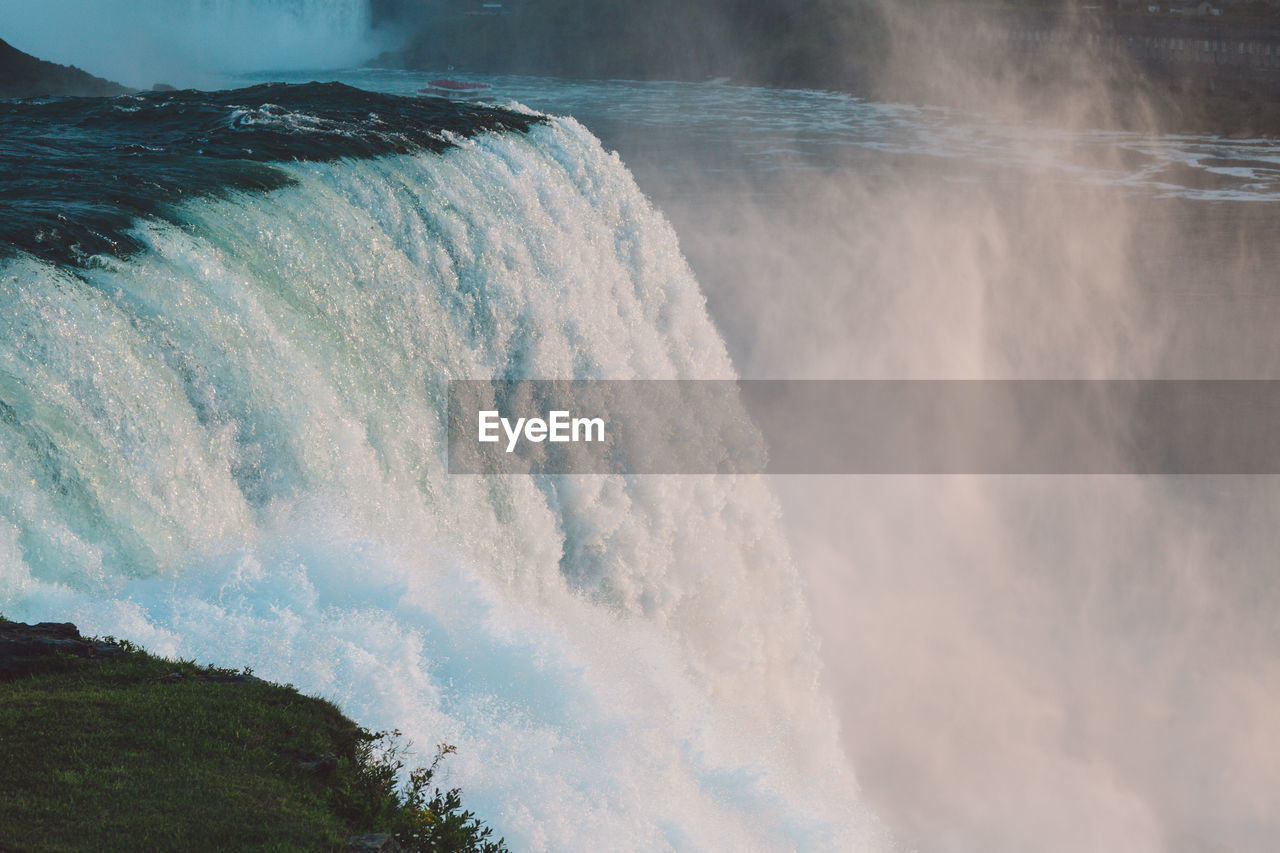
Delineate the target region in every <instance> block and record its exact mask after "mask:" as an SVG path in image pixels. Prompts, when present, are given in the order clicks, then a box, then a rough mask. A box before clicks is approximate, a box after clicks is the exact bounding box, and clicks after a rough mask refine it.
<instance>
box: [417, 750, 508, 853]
mask: <svg viewBox="0 0 1280 853" xmlns="http://www.w3.org/2000/svg"><path fill="white" fill-rule="evenodd" d="M457 751H458V749H457V747H455V746H452V745H450V744H447V743H441V744H437V745H436V756H435V758H434V759H432V761H431V765H430V766H429V767H419V768H418V769H417V770H414V771H413V772H412V773H410V774H409V786H408V788H407V789H406V791H405V801H404V807H403V808H404V815H405V819H406V820H407V821H408V824H409V825H408V827H407V828H405V829H404V830H402V831H401V832H398V833H396V840H397V841H399V842H400V844H401V846H403V847H404V848H405V849H406V850H408V851H414V853H428V851H430V853H507V846H506V843H505V840H504V839H502V838H499V839H498V840H497V841H494V840H492V839H493V829H491V828H490V827H487V826H485V825H484V824H482V823H481V822H480V821H479V820H477V819H476V816H475V815H474V814H473V813H472V812H469V811H465V810H463V808H462V792H461V790H460V789H458V788H452V789H450V790H448V791H445V792H443V793H442V792H441V791H440V789H439V788H435V787H433V786H432V784H431V783H432V780H433V779H434V778H435V774H436V770H437V769H438V768H439V767H440V762H441V761H443V760H444V757H445V756H446V755H452V754H454V753H456V752H457ZM428 792H429V793H428Z"/></svg>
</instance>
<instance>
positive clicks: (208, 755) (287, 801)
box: [0, 649, 504, 853]
mask: <svg viewBox="0 0 1280 853" xmlns="http://www.w3.org/2000/svg"><path fill="white" fill-rule="evenodd" d="M171 673H180V674H181V676H182V677H181V678H179V679H173V678H172V677H171V676H170V674H171ZM205 674H221V675H227V674H229V673H228V672H227V671H225V670H214V669H209V668H204V667H199V666H196V665H195V664H193V663H190V662H178V663H175V662H173V661H167V660H163V659H160V658H156V657H153V656H151V655H148V654H146V653H145V652H142V651H139V650H136V649H129V650H128V651H127V652H126V654H124V655H123V656H121V657H120V658H119V659H115V660H111V661H107V662H96V661H90V660H84V659H81V658H70V657H56V658H48V659H47V664H42V666H41V668H40V670H39V671H38V672H36V673H34V674H31V675H27V676H23V677H20V678H18V679H15V680H10V681H0V850H3V851H5V853H13V851H40V853H56V851H90V850H92V851H107V850H148V851H164V850H173V851H204V850H209V851H225V850H269V851H294V850H298V851H324V850H340V849H341V848H342V843H343V842H344V840H345V839H346V838H347V837H348V836H350V835H352V834H356V833H362V832H374V831H380V832H391V833H400V836H399V837H401V840H402V842H408V844H407V846H408V847H409V849H421V850H444V849H456V850H471V849H475V850H487V851H501V850H503V849H504V848H503V847H502V844H501V842H496V843H494V842H489V841H487V840H486V839H487V837H488V836H487V830H484V829H483V827H481V826H480V825H479V823H478V822H476V821H475V820H474V819H473V818H472V816H471V815H470V814H469V813H466V812H462V811H461V809H460V801H459V799H458V797H457V792H456V791H455V792H449V793H448V794H447V795H446V794H441V793H440V792H439V791H436V792H435V796H434V797H430V796H428V793H427V792H428V790H429V789H428V788H427V785H429V783H430V779H431V773H432V771H434V769H435V764H433V765H432V766H431V768H429V769H428V770H425V771H418V772H417V773H415V774H414V779H415V785H416V787H415V785H411V786H410V787H409V788H408V789H407V790H405V789H402V788H400V787H399V786H398V785H397V773H398V771H399V770H401V769H402V766H403V765H402V764H401V762H400V759H399V758H398V757H397V751H396V750H395V748H394V745H393V746H392V748H391V749H390V750H389V751H379V741H380V739H382V740H381V743H382V744H386V743H387V741H386V739H385V738H384V737H383V736H382V735H375V734H371V733H370V732H368V731H366V730H364V729H362V728H361V727H359V726H358V725H356V724H355V723H354V722H352V721H351V720H349V719H347V718H346V717H344V716H343V715H342V714H341V713H340V712H339V710H338V709H337V708H336V707H335V706H334V705H333V704H331V703H329V702H326V701H324V700H321V699H315V698H311V697H307V696H303V695H301V694H300V693H298V691H297V690H295V689H294V688H293V687H282V686H279V685H275V684H268V683H265V682H248V683H243V682H240V683H218V682H214V681H209V680H205V679H203V678H202V677H201V676H202V675H205ZM442 749H443V748H442ZM449 749H451V748H449ZM325 753H329V754H331V755H332V756H336V757H337V762H336V766H335V765H334V763H333V762H332V761H331V762H329V764H328V765H327V766H323V767H321V768H318V769H317V768H316V767H314V766H313V767H307V766H306V762H315V761H316V760H317V759H319V758H320V757H321V756H323V755H324V754H325ZM444 754H445V753H444V751H441V752H440V753H439V754H438V755H437V763H438V761H439V760H440V758H441V757H443V755H444ZM434 830H441V831H443V830H448V833H447V838H449V839H452V840H453V842H452V844H451V845H446V844H442V843H440V842H439V839H438V838H435V836H433V831H434ZM436 835H439V836H441V837H445V835H446V834H445V833H442V832H436ZM415 836H416V837H415ZM433 839H434V840H433ZM486 845H487V846H486Z"/></svg>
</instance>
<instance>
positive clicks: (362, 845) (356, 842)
mask: <svg viewBox="0 0 1280 853" xmlns="http://www.w3.org/2000/svg"><path fill="white" fill-rule="evenodd" d="M346 849H347V850H359V851H366V850H368V851H375V850H376V851H378V853H398V851H399V850H400V842H398V841H396V839H395V836H393V835H384V834H382V833H373V834H370V835H353V836H351V837H350V838H348V839H347V846H346Z"/></svg>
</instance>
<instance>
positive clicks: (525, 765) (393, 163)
mask: <svg viewBox="0 0 1280 853" xmlns="http://www.w3.org/2000/svg"><path fill="white" fill-rule="evenodd" d="M449 142H450V144H451V145H452V146H453V147H451V148H448V149H447V150H445V151H443V152H439V153H437V152H433V151H426V150H423V151H418V152H415V153H407V154H393V155H386V156H379V157H371V158H362V159H356V158H344V159H336V160H330V161H326V162H293V163H287V164H278V165H275V166H273V168H276V169H279V170H281V171H282V172H283V173H284V174H285V176H286V177H287V178H288V182H287V185H285V186H283V187H281V188H278V189H274V190H271V191H269V192H263V191H251V190H242V189H232V190H228V191H226V192H222V193H217V194H213V195H210V196H207V197H201V198H197V199H190V200H185V201H182V202H180V203H178V204H176V205H175V207H174V208H173V209H172V210H170V211H168V213H167V215H166V216H165V217H163V218H161V217H158V216H150V217H143V218H139V219H137V220H136V222H135V224H134V226H133V227H132V229H131V230H130V232H129V234H130V237H131V238H132V239H133V240H134V241H136V243H137V244H138V245H139V246H140V247H141V249H140V251H137V252H135V253H133V254H131V255H129V256H128V257H123V258H116V257H111V256H109V255H100V256H96V257H94V258H93V259H92V260H91V261H90V262H88V263H85V264H83V265H80V266H76V265H72V264H63V263H57V262H56V261H52V260H49V259H40V258H37V257H35V256H33V255H31V254H28V253H25V252H17V253H15V254H12V255H11V256H10V257H9V258H7V259H5V260H0V330H2V332H3V335H2V338H0V340H2V343H0V612H2V613H3V614H4V615H5V616H7V617H9V618H11V619H23V620H37V619H55V620H58V621H75V622H76V623H77V624H78V625H79V626H80V627H81V628H82V630H84V631H85V632H86V633H96V634H110V635H114V636H117V637H124V638H128V639H130V640H133V641H135V642H137V643H139V644H141V645H142V646H144V647H146V648H147V649H149V650H152V651H154V652H157V653H161V654H164V655H170V656H180V657H184V658H194V659H196V660H198V661H200V662H204V663H212V664H218V665H224V666H232V667H242V666H248V667H251V668H252V669H253V670H254V671H255V672H256V673H257V674H258V675H260V676H263V677H265V678H268V679H271V680H276V681H281V682H289V683H292V684H294V685H296V686H297V687H299V688H300V689H301V690H303V691H304V692H307V693H312V694H318V695H322V696H324V697H326V698H330V699H332V700H334V701H336V702H337V703H338V704H339V706H340V707H341V708H342V709H343V710H344V711H345V712H347V713H348V714H349V715H351V716H352V717H354V718H355V719H357V720H358V721H360V722H361V723H362V724H364V725H366V726H370V727H373V728H398V729H400V730H401V731H403V732H404V733H405V735H406V736H407V737H408V738H409V739H411V740H412V741H413V742H414V743H415V744H416V745H417V748H418V758H419V759H420V760H421V761H422V762H423V763H425V762H426V761H427V760H429V758H430V755H431V753H432V752H433V751H434V745H435V744H436V743H438V742H447V743H450V744H454V745H456V746H457V747H458V754H457V755H456V756H452V757H451V758H450V759H449V761H448V762H447V765H446V772H445V779H444V781H445V783H446V784H448V785H450V786H452V785H459V786H461V787H462V788H463V791H464V797H465V802H466V804H467V807H468V808H471V809H473V810H474V811H475V812H476V813H477V814H478V816H479V817H481V818H482V819H483V820H485V821H486V822H488V823H490V824H491V825H493V826H494V827H495V829H496V831H497V833H498V834H501V835H503V836H505V837H506V839H507V841H508V843H509V844H510V846H511V847H512V849H513V850H566V851H567V850H585V849H618V850H623V849H627V850H660V849H674V850H681V851H684V850H792V849H799V850H842V851H843V850H857V849H873V848H878V847H881V846H884V841H883V838H882V833H881V830H880V829H879V827H878V824H877V823H876V821H875V820H874V818H873V817H872V816H871V815H870V814H869V812H868V811H867V809H866V807H865V806H864V805H863V804H862V803H861V801H860V800H859V797H858V794H857V789H856V784H855V780H854V777H853V773H852V771H851V770H850V768H849V766H848V763H847V761H846V759H845V757H844V755H843V753H842V752H841V750H840V748H839V745H838V740H837V731H836V726H835V723H834V717H833V714H832V710H831V707H830V702H829V700H828V698H827V697H826V695H825V694H824V692H823V690H822V687H821V685H820V683H819V664H818V655H817V649H816V642H815V639H814V636H813V633H812V631H811V628H810V623H809V618H808V615H807V611H806V607H805V603H804V601H803V595H802V590H801V587H800V582H799V580H798V577H797V573H796V571H795V569H794V567H793V565H792V563H791V560H790V557H789V555H788V550H787V546H786V543H785V542H784V539H783V537H782V535H781V534H780V528H779V523H778V509H777V505H776V503H775V500H774V499H773V497H772V496H771V495H770V494H769V493H768V491H767V489H766V488H765V486H764V484H763V483H762V481H761V480H759V479H758V478H754V477H736V478H729V477H725V478H715V477H657V476H636V477H625V476H591V477H537V478H535V477H466V476H450V475H449V474H448V473H447V472H446V459H445V456H444V452H445V443H446V442H445V424H444V414H445V388H446V382H447V380H449V379H451V378H471V379H479V378H490V377H498V378H505V379H510V378H526V377H527V378H609V379H625V378H646V379H654V378H677V377H679V378H698V379H723V378H732V376H733V370H732V367H731V364H730V361H729V358H728V356H727V355H726V351H725V346H724V344H723V342H722V340H721V338H720V337H719V335H718V334H717V332H716V330H715V328H714V327H713V325H712V323H711V321H710V320H709V318H708V315H707V312H706V308H705V304H704V299H703V296H702V294H701V292H700V290H699V287H698V284H697V282H696V281H695V280H694V278H693V275H692V273H691V272H690V270H689V268H688V266H687V264H686V262H685V260H684V259H683V257H682V256H681V254H680V250H679V247H678V244H677V241H676V237H675V234H674V233H673V231H672V229H671V228H670V226H669V225H668V224H667V223H666V221H665V220H664V219H663V217H662V216H661V214H660V213H659V212H657V211H656V210H655V209H654V208H653V207H652V205H651V204H650V203H649V202H648V201H647V200H646V198H645V197H644V196H643V194H642V193H641V192H640V191H639V189H638V188H637V187H636V185H635V183H634V181H633V180H632V179H631V176H630V174H629V173H628V172H627V170H626V168H625V167H624V166H623V164H622V163H621V162H620V161H619V159H618V157H617V155H616V154H610V153H608V152H606V151H605V150H604V149H603V148H602V147H601V146H600V144H599V142H598V141H597V140H596V139H594V137H592V136H591V135H590V134H589V133H588V132H587V131H586V130H585V129H584V128H583V127H581V126H580V125H579V124H577V123H576V122H575V121H573V120H572V119H567V118H557V119H549V120H547V121H546V122H545V123H542V124H538V125H535V126H534V127H532V128H531V129H530V130H529V131H528V132H527V133H521V132H515V131H507V132H499V131H488V132H484V133H480V134H478V135H476V136H474V137H471V138H462V137H453V136H451V137H450V138H449Z"/></svg>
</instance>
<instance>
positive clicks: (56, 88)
mask: <svg viewBox="0 0 1280 853" xmlns="http://www.w3.org/2000/svg"><path fill="white" fill-rule="evenodd" d="M132 91H133V90H132V89H126V88H125V87H124V86H121V85H120V84H119V83H112V82H111V81H110V80H103V79H102V78H101V77H94V76H93V75H92V74H89V73H87V72H85V71H81V70H80V69H79V68H76V67H74V66H68V65H57V64H55V63H53V62H45V61H44V60H43V59H36V58H35V57H34V56H31V55H30V54H26V53H23V52H22V51H20V50H18V49H17V48H16V47H13V46H12V45H10V44H9V43H8V42H6V41H4V40H0V98H34V97H40V96H42V95H89V96H95V97H114V96H115V95H126V94H128V93H130V92H132Z"/></svg>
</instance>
